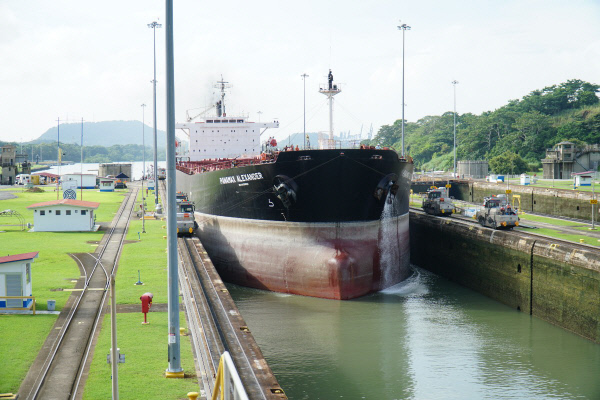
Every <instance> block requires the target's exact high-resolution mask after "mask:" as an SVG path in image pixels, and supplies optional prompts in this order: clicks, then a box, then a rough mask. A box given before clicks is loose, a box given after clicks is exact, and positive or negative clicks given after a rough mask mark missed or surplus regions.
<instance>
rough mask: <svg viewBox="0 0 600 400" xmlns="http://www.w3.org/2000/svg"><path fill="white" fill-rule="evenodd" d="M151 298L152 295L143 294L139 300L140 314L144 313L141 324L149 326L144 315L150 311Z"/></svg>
mask: <svg viewBox="0 0 600 400" xmlns="http://www.w3.org/2000/svg"><path fill="white" fill-rule="evenodd" d="M152 297H154V295H153V294H152V293H144V294H143V295H142V296H141V297H140V300H141V301H142V312H143V313H144V322H142V324H149V322H148V321H146V314H147V313H148V312H149V311H150V307H151V306H152Z"/></svg>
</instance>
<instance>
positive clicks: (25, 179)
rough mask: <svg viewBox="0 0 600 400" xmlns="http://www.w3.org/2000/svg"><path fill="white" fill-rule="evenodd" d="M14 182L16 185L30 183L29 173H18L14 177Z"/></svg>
mask: <svg viewBox="0 0 600 400" xmlns="http://www.w3.org/2000/svg"><path fill="white" fill-rule="evenodd" d="M15 183H16V184H17V185H26V184H28V183H31V175H29V174H19V175H17V177H16V178H15Z"/></svg>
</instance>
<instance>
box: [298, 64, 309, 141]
mask: <svg viewBox="0 0 600 400" xmlns="http://www.w3.org/2000/svg"><path fill="white" fill-rule="evenodd" d="M300 76H301V77H302V80H303V81H304V150H306V78H308V75H307V74H302V75H300Z"/></svg>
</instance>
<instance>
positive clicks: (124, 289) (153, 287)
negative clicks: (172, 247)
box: [116, 218, 167, 304]
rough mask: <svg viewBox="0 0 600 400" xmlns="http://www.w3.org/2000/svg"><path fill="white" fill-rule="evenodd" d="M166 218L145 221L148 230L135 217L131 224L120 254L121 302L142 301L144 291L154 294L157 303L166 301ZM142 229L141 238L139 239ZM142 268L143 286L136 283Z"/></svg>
mask: <svg viewBox="0 0 600 400" xmlns="http://www.w3.org/2000/svg"><path fill="white" fill-rule="evenodd" d="M164 225H165V222H164V221H160V220H146V233H141V232H142V221H140V220H139V219H137V218H136V219H134V220H132V221H131V223H130V225H129V233H128V234H127V240H134V241H135V242H134V243H128V244H126V245H125V248H124V249H123V253H122V254H121V261H120V262H119V270H118V271H117V277H116V284H117V285H118V286H117V287H118V289H119V291H118V294H119V298H118V303H119V304H139V303H140V296H141V295H142V294H144V293H145V292H151V293H152V294H154V299H153V301H154V302H155V303H166V302H167V284H166V280H167V253H166V248H167V241H166V240H165V239H163V236H166V234H167V230H166V229H162V227H163V226H164ZM138 232H140V237H141V241H140V240H138ZM138 270H139V271H140V275H141V280H142V282H144V285H143V286H136V285H134V283H135V282H137V280H138Z"/></svg>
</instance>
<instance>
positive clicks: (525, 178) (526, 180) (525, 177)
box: [521, 174, 531, 185]
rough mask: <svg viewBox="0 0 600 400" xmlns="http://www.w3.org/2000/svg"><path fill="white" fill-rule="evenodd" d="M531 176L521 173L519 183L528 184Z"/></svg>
mask: <svg viewBox="0 0 600 400" xmlns="http://www.w3.org/2000/svg"><path fill="white" fill-rule="evenodd" d="M530 184H531V177H530V176H529V175H527V174H521V185H530Z"/></svg>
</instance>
